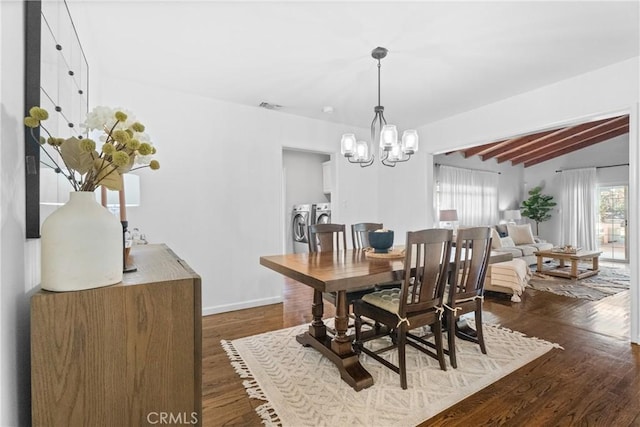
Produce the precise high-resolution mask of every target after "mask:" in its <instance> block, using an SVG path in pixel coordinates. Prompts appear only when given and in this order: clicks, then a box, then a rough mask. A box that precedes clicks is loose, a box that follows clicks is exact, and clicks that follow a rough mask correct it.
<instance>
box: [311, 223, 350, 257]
mask: <svg viewBox="0 0 640 427" xmlns="http://www.w3.org/2000/svg"><path fill="white" fill-rule="evenodd" d="M345 230H346V227H345V225H344V224H312V225H310V226H309V252H311V253H316V252H337V251H343V250H345V249H347V237H346V234H345Z"/></svg>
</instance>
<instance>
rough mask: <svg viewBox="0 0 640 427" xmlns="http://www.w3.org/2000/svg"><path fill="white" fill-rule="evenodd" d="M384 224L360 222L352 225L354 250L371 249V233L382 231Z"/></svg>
mask: <svg viewBox="0 0 640 427" xmlns="http://www.w3.org/2000/svg"><path fill="white" fill-rule="evenodd" d="M382 227H383V226H382V223H379V222H359V223H357V224H351V241H352V243H353V249H364V248H368V247H369V232H370V231H375V230H382Z"/></svg>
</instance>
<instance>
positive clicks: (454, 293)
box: [447, 227, 491, 308]
mask: <svg viewBox="0 0 640 427" xmlns="http://www.w3.org/2000/svg"><path fill="white" fill-rule="evenodd" d="M490 255H491V228H490V227H474V228H465V229H459V230H458V237H457V239H456V253H455V267H454V270H453V271H452V274H451V280H450V281H449V295H448V298H447V299H448V301H447V303H448V304H449V305H450V306H451V307H452V308H453V307H455V304H456V302H461V301H466V300H469V299H473V298H474V297H476V296H482V293H483V291H484V279H485V277H486V275H487V265H488V264H489V256H490Z"/></svg>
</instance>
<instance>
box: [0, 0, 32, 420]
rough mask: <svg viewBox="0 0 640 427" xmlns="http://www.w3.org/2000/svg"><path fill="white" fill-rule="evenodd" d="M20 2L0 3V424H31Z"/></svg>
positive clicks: (29, 244)
mask: <svg viewBox="0 0 640 427" xmlns="http://www.w3.org/2000/svg"><path fill="white" fill-rule="evenodd" d="M23 51H24V2H21V1H9V2H6V1H2V2H0V69H1V70H2V72H1V73H0V109H1V111H0V141H1V144H0V206H1V210H0V242H1V243H0V331H1V332H0V425H3V426H27V425H30V424H31V407H30V393H31V388H30V381H31V379H30V378H31V377H30V365H29V348H30V347H29V327H30V324H29V298H30V296H31V294H32V293H33V291H34V287H35V283H38V282H39V278H38V277H37V276H38V275H39V257H38V256H36V254H37V253H39V242H38V241H26V239H25V207H24V206H25V197H24V191H25V184H24V181H25V180H24V148H23V147H24V126H23V124H22V119H23V117H24V65H23V64H24V62H23V61H22V60H20V58H23Z"/></svg>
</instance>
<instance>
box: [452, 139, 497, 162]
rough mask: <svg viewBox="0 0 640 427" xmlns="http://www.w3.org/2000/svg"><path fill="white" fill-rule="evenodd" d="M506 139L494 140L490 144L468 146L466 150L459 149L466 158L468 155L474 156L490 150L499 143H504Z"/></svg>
mask: <svg viewBox="0 0 640 427" xmlns="http://www.w3.org/2000/svg"><path fill="white" fill-rule="evenodd" d="M503 142H504V141H498V142H492V143H490V144H483V145H478V146H477V147H471V148H467V149H466V150H459V151H460V152H462V156H463V157H464V158H465V159H466V158H467V157H472V156H475V155H477V154H481V153H482V152H483V151H486V150H490V149H491V148H492V147H494V146H495V145H497V144H502V143H503Z"/></svg>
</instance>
